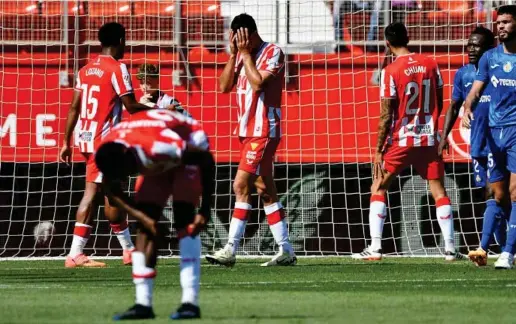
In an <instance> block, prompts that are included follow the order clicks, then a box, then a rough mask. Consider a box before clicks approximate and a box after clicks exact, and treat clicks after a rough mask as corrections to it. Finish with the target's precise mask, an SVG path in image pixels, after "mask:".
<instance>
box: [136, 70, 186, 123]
mask: <svg viewBox="0 0 516 324" xmlns="http://www.w3.org/2000/svg"><path fill="white" fill-rule="evenodd" d="M136 79H138V81H139V82H140V90H141V91H142V92H143V95H142V96H141V98H140V103H142V104H144V105H146V106H149V107H151V108H158V109H170V110H176V111H178V112H180V113H181V114H183V115H185V116H187V117H191V116H190V114H189V113H188V112H187V111H186V110H185V109H184V108H183V107H182V106H181V103H180V102H179V101H178V100H177V99H176V98H174V97H172V96H169V95H168V94H166V93H165V92H163V91H161V90H160V88H159V68H158V66H157V65H155V64H150V63H144V64H142V65H140V66H139V67H138V74H137V75H136Z"/></svg>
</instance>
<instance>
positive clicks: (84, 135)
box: [79, 131, 93, 142]
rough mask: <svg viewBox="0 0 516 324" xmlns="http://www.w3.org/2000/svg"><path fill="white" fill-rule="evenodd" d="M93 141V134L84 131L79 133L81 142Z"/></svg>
mask: <svg viewBox="0 0 516 324" xmlns="http://www.w3.org/2000/svg"><path fill="white" fill-rule="evenodd" d="M92 139H93V132H90V131H82V132H80V133H79V140H80V141H83V142H91V140H92Z"/></svg>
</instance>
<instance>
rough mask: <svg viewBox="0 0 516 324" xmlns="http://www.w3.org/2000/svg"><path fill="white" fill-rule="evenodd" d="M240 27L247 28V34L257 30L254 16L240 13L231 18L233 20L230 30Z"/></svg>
mask: <svg viewBox="0 0 516 324" xmlns="http://www.w3.org/2000/svg"><path fill="white" fill-rule="evenodd" d="M240 28H247V30H248V31H249V34H252V33H254V32H255V31H257V30H258V28H257V27H256V22H255V21H254V18H253V17H251V16H250V15H248V14H246V13H242V14H240V15H238V16H236V17H235V18H233V21H232V22H231V30H233V31H234V32H236V31H237V30H238V29H240Z"/></svg>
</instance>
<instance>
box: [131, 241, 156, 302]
mask: <svg viewBox="0 0 516 324" xmlns="http://www.w3.org/2000/svg"><path fill="white" fill-rule="evenodd" d="M132 259H133V282H134V284H135V287H136V304H140V305H143V306H147V307H151V306H152V288H153V287H154V278H155V277H156V270H155V269H152V268H148V267H147V266H146V264H145V254H144V253H143V252H139V251H134V252H133V254H132Z"/></svg>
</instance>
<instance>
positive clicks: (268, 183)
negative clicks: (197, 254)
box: [206, 14, 297, 266]
mask: <svg viewBox="0 0 516 324" xmlns="http://www.w3.org/2000/svg"><path fill="white" fill-rule="evenodd" d="M229 39H230V43H229V46H230V56H229V61H228V62H227V63H226V66H225V67H224V71H223V72H222V74H221V76H220V78H219V82H220V89H221V91H222V92H224V93H228V92H230V91H231V90H232V89H233V87H234V86H235V85H236V87H237V103H238V106H239V108H240V112H239V115H238V116H239V118H238V124H239V125H238V129H237V130H236V132H237V134H238V136H239V138H240V143H241V147H240V164H239V166H238V171H237V174H236V176H235V180H234V182H233V191H234V192H235V196H236V202H235V209H234V210H233V217H232V218H231V223H230V225H229V235H228V236H229V237H228V243H227V244H226V246H225V247H224V248H222V249H221V250H218V251H216V252H215V253H214V254H213V255H206V260H208V261H209V262H210V263H213V264H221V265H225V266H233V265H234V264H235V261H236V258H235V254H236V251H237V249H238V245H239V242H240V239H241V238H242V236H243V234H244V231H245V226H246V223H247V219H248V217H249V214H250V213H251V208H252V206H251V204H250V202H251V200H250V195H251V191H252V190H253V189H254V188H256V190H257V193H258V195H259V196H260V198H261V199H262V202H263V206H264V210H265V214H266V215H267V221H268V223H269V228H270V229H271V232H272V235H273V236H274V240H275V241H276V243H277V244H278V246H279V252H278V254H276V256H274V257H273V259H272V260H270V261H268V262H266V263H263V264H262V266H276V265H294V264H295V263H296V262H297V259H296V256H295V254H294V250H293V248H292V246H291V244H290V242H289V238H288V227H287V220H286V219H285V211H284V209H283V206H282V205H281V203H280V202H279V200H278V193H277V190H276V185H275V183H274V178H273V159H274V154H275V152H276V149H277V148H278V145H279V143H280V136H281V129H280V118H281V96H282V93H283V86H284V77H285V69H284V65H285V55H284V54H283V51H282V50H281V49H280V48H279V47H278V46H276V45H274V44H272V43H268V42H264V41H263V40H262V39H261V37H260V35H259V34H258V31H257V28H256V22H255V21H254V19H253V17H251V16H249V15H247V14H240V15H238V16H236V17H235V18H234V19H233V21H232V22H231V31H230V34H229Z"/></svg>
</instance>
